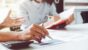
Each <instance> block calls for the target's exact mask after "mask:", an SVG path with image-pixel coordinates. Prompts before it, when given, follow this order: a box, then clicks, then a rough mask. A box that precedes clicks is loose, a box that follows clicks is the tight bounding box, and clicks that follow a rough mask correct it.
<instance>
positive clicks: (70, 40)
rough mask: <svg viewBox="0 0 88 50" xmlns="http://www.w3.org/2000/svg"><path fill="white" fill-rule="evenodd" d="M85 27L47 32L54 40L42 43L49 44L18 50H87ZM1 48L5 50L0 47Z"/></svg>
mask: <svg viewBox="0 0 88 50" xmlns="http://www.w3.org/2000/svg"><path fill="white" fill-rule="evenodd" d="M87 25H88V24H79V25H69V26H67V27H66V28H67V30H49V33H50V36H51V37H52V38H53V39H54V40H50V39H48V38H46V39H44V40H43V42H45V43H47V42H48V43H49V44H45V45H40V44H31V45H30V47H29V48H26V49H19V50H88V31H87V30H88V27H87ZM79 28H80V29H79ZM75 29H76V30H75ZM84 29H85V30H84ZM82 30H83V31H82ZM53 41H54V42H53ZM1 48H2V49H3V50H7V49H5V48H3V47H1V45H0V49H1Z"/></svg>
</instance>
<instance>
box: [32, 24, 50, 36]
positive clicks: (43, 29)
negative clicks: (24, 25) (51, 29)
mask: <svg viewBox="0 0 88 50" xmlns="http://www.w3.org/2000/svg"><path fill="white" fill-rule="evenodd" d="M33 26H34V27H36V28H37V29H40V30H41V31H42V32H43V33H44V34H45V35H48V34H49V33H48V31H47V29H45V28H44V27H43V26H38V25H33Z"/></svg>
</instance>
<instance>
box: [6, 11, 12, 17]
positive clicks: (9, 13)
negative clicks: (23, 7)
mask: <svg viewBox="0 0 88 50" xmlns="http://www.w3.org/2000/svg"><path fill="white" fill-rule="evenodd" d="M11 12H12V11H11V10H9V12H8V15H7V18H10V15H11Z"/></svg>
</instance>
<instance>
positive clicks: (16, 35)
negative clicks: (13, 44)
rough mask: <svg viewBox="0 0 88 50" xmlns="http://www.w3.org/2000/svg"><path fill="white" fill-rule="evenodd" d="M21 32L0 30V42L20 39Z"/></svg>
mask: <svg viewBox="0 0 88 50" xmlns="http://www.w3.org/2000/svg"><path fill="white" fill-rule="evenodd" d="M20 33H21V32H0V42H4V41H21V40H22V39H21V38H20V35H21V34H20Z"/></svg>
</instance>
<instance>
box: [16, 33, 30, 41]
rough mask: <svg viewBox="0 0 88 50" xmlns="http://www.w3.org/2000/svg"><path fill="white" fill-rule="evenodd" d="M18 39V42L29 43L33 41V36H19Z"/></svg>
mask: <svg viewBox="0 0 88 50" xmlns="http://www.w3.org/2000/svg"><path fill="white" fill-rule="evenodd" d="M17 38H18V41H29V40H31V36H30V35H25V34H18V35H17Z"/></svg>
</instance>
